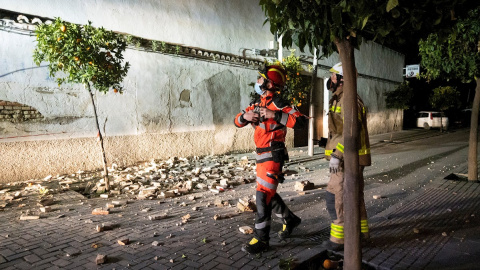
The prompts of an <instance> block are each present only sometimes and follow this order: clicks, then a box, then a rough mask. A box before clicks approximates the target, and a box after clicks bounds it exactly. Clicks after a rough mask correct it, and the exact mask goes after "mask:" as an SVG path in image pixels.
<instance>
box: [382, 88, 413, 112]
mask: <svg viewBox="0 0 480 270" xmlns="http://www.w3.org/2000/svg"><path fill="white" fill-rule="evenodd" d="M412 98H413V88H412V87H411V86H410V84H409V82H408V81H405V82H403V83H401V84H399V85H398V86H397V87H396V88H395V90H393V91H391V92H387V93H386V94H385V102H386V103H387V108H389V109H399V110H408V108H409V107H410V106H409V104H410V100H411V99H412Z"/></svg>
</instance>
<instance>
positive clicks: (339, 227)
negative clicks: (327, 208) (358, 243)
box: [330, 223, 343, 232]
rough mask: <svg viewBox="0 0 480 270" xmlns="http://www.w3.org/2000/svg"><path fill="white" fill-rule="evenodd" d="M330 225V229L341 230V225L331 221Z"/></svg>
mask: <svg viewBox="0 0 480 270" xmlns="http://www.w3.org/2000/svg"><path fill="white" fill-rule="evenodd" d="M330 226H331V227H332V230H336V231H339V232H343V226H340V225H336V224H333V223H332V224H331V225H330Z"/></svg>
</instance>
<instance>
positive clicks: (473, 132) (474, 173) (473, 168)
mask: <svg viewBox="0 0 480 270" xmlns="http://www.w3.org/2000/svg"><path fill="white" fill-rule="evenodd" d="M476 81H477V86H476V87H475V97H474V98H473V105H472V118H471V119H470V139H469V141H468V180H477V179H478V166H477V147H478V109H479V108H480V78H478V79H477V80H476Z"/></svg>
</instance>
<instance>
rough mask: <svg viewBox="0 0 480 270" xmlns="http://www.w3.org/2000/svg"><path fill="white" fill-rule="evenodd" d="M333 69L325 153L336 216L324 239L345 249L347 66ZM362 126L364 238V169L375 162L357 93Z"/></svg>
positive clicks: (363, 212) (363, 217)
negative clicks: (344, 159)
mask: <svg viewBox="0 0 480 270" xmlns="http://www.w3.org/2000/svg"><path fill="white" fill-rule="evenodd" d="M330 72H332V74H331V76H330V79H329V80H328V81H327V87H328V88H329V90H331V91H332V92H333V95H332V98H331V99H330V101H329V112H328V140H327V145H326V147H325V156H326V158H327V160H329V167H330V180H329V182H328V184H327V192H326V202H327V210H328V213H329V214H330V217H331V219H332V223H331V228H330V239H329V240H327V241H325V242H323V246H324V247H325V248H327V249H329V250H335V251H338V250H343V244H344V234H343V228H344V212H343V182H344V168H345V167H344V163H343V153H344V138H343V120H344V110H343V108H342V106H343V68H342V63H338V64H336V65H335V66H333V67H332V68H331V69H330ZM357 106H358V128H359V129H360V130H359V134H360V138H359V140H358V142H359V145H358V156H359V165H360V166H359V176H360V178H359V179H356V180H357V181H359V182H360V205H359V208H360V223H361V224H360V226H361V228H360V231H361V236H362V238H364V239H367V238H369V234H368V223H367V212H366V210H365V201H364V197H363V187H364V179H363V169H364V168H365V166H370V165H371V156H370V142H369V139H368V130H367V112H366V108H365V106H364V104H363V101H362V99H361V98H360V97H359V96H358V95H357Z"/></svg>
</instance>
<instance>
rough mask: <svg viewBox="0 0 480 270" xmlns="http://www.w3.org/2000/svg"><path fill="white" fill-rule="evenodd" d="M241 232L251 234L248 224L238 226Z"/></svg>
mask: <svg viewBox="0 0 480 270" xmlns="http://www.w3.org/2000/svg"><path fill="white" fill-rule="evenodd" d="M238 229H239V230H240V231H241V232H242V233H243V234H252V233H253V229H252V228H251V227H250V226H242V227H240V228H238Z"/></svg>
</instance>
